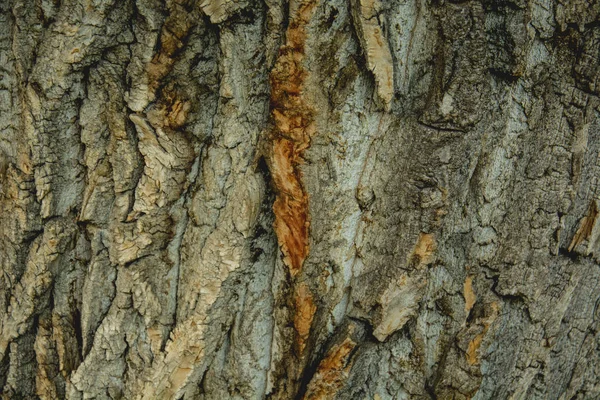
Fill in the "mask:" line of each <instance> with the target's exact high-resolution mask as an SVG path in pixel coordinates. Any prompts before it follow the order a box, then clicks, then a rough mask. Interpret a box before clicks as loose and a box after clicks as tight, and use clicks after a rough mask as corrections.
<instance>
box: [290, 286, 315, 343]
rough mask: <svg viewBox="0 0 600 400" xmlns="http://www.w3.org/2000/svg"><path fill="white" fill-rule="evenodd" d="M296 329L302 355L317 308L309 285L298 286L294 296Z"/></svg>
mask: <svg viewBox="0 0 600 400" xmlns="http://www.w3.org/2000/svg"><path fill="white" fill-rule="evenodd" d="M294 307H295V310H294V328H295V329H296V332H297V333H298V341H297V344H298V350H299V353H300V354H302V352H303V351H304V348H305V347H306V340H307V339H308V335H309V334H310V327H311V325H312V321H313V318H314V316H315V312H316V311H317V307H316V306H315V302H314V300H313V296H312V294H311V292H310V289H309V288H308V285H306V284H305V283H301V284H299V285H297V286H296V292H295V294H294Z"/></svg>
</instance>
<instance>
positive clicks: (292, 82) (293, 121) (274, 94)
mask: <svg viewBox="0 0 600 400" xmlns="http://www.w3.org/2000/svg"><path fill="white" fill-rule="evenodd" d="M292 3H293V2H292ZM315 6H316V1H314V0H310V1H301V2H300V3H299V4H290V8H291V9H295V10H296V12H295V13H294V15H292V16H291V21H290V25H289V27H288V30H287V32H286V42H285V44H284V45H283V46H282V47H281V48H280V50H279V55H278V58H277V61H276V63H275V66H274V67H273V70H272V71H271V75H270V81H271V122H272V126H273V128H272V130H271V132H270V134H269V140H270V141H269V143H270V144H269V148H268V154H267V156H268V161H269V167H270V170H271V175H272V177H273V182H274V185H275V188H276V191H277V198H276V200H275V203H274V204H273V211H274V214H275V224H274V227H275V233H276V234H277V239H278V241H279V246H280V247H281V250H282V252H283V256H284V262H285V264H286V265H287V267H288V268H289V270H290V273H291V274H292V275H293V276H295V275H296V274H297V273H298V272H299V271H300V270H301V269H302V265H303V263H304V260H305V258H306V256H307V255H308V232H309V223H310V221H309V214H308V194H307V193H306V190H305V188H304V187H303V184H302V172H301V169H300V166H301V165H302V164H303V163H304V158H303V153H304V150H306V149H307V148H308V147H309V145H310V138H311V136H312V135H313V134H314V131H315V124H314V118H313V114H314V111H313V109H312V107H311V105H310V103H309V102H308V101H307V99H306V98H305V96H304V93H303V87H304V82H305V79H306V76H307V72H306V70H305V69H304V66H303V65H302V62H303V59H304V51H305V49H304V47H305V42H306V25H307V24H308V22H309V20H310V18H311V16H312V14H313V10H314V8H315Z"/></svg>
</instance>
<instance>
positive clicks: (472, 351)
mask: <svg viewBox="0 0 600 400" xmlns="http://www.w3.org/2000/svg"><path fill="white" fill-rule="evenodd" d="M490 308H491V310H490V311H491V312H490V315H489V316H488V317H487V318H485V319H484V320H483V330H482V331H481V333H479V334H477V335H476V336H475V337H474V338H473V339H472V340H471V341H470V342H469V346H468V348H467V353H466V358H467V362H468V363H469V365H478V364H479V356H480V354H479V349H480V347H481V343H482V342H483V339H484V337H485V335H486V334H487V333H488V330H489V329H490V326H491V325H492V323H493V322H494V321H495V320H496V318H497V317H498V311H499V307H498V303H496V302H493V303H491V304H490Z"/></svg>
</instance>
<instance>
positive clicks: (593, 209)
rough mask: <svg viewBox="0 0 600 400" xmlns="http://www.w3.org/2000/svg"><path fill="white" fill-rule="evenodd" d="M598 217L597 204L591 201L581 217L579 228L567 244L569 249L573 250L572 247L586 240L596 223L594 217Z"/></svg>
mask: <svg viewBox="0 0 600 400" xmlns="http://www.w3.org/2000/svg"><path fill="white" fill-rule="evenodd" d="M597 218H598V206H597V205H596V202H595V201H592V203H591V204H590V208H589V210H588V213H587V215H586V216H585V217H583V218H582V219H581V223H580V224H579V229H577V232H575V236H573V240H572V241H571V244H570V245H569V251H573V249H574V248H576V247H577V246H579V245H580V244H581V243H582V242H583V241H584V240H587V239H588V238H589V237H590V235H591V234H592V229H593V228H594V225H595V224H596V219H597Z"/></svg>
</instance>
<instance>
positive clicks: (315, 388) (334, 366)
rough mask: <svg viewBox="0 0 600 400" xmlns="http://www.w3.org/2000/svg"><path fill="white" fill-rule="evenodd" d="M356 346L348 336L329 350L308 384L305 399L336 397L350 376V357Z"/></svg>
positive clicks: (320, 399) (322, 399)
mask: <svg viewBox="0 0 600 400" xmlns="http://www.w3.org/2000/svg"><path fill="white" fill-rule="evenodd" d="M355 347H356V342H354V341H353V340H352V339H350V338H346V340H344V341H343V342H342V343H341V344H339V345H336V346H334V347H333V348H331V350H329V352H327V355H326V356H325V358H324V359H323V360H322V361H321V363H320V364H319V367H318V369H317V372H316V374H315V376H314V377H313V379H312V380H311V382H310V384H309V385H308V389H307V392H306V395H305V396H304V399H305V400H325V399H332V398H334V397H335V394H336V393H337V392H338V391H339V390H340V388H341V387H342V385H343V383H344V381H345V380H346V379H347V377H348V372H349V370H350V367H351V364H350V363H349V358H350V354H351V353H352V350H354V348H355Z"/></svg>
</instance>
